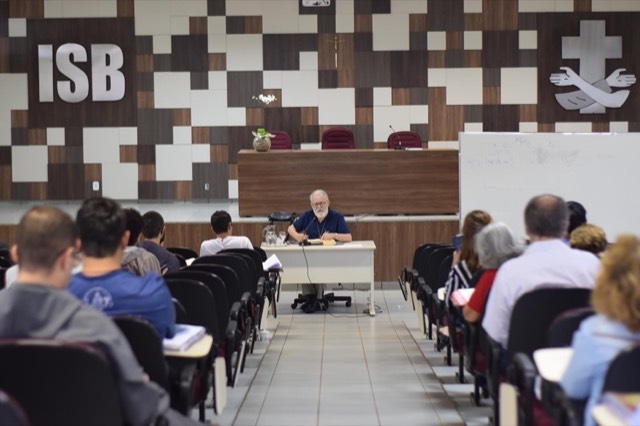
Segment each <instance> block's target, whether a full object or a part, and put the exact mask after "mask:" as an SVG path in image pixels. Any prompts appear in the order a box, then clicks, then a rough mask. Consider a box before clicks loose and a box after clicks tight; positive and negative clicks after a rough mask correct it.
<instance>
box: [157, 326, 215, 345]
mask: <svg viewBox="0 0 640 426" xmlns="http://www.w3.org/2000/svg"><path fill="white" fill-rule="evenodd" d="M205 332H206V330H205V328H204V327H201V326H199V325H190V324H176V334H175V335H174V336H173V337H172V338H171V339H166V338H165V339H162V347H163V348H164V349H166V350H169V351H180V352H182V351H186V350H187V349H189V347H191V346H192V345H193V344H194V343H196V342H197V341H198V340H200V339H202V336H204V334H205Z"/></svg>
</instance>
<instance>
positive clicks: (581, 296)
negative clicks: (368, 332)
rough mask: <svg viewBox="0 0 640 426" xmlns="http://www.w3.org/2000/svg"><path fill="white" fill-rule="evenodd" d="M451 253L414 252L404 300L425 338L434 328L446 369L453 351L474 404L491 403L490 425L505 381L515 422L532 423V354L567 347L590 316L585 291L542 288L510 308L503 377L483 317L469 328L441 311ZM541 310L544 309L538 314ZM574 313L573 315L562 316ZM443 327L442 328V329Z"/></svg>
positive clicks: (456, 314)
mask: <svg viewBox="0 0 640 426" xmlns="http://www.w3.org/2000/svg"><path fill="white" fill-rule="evenodd" d="M452 251H453V248H452V247H451V246H449V245H447V244H423V245H421V246H419V247H417V248H416V250H415V252H414V258H413V263H412V265H411V267H405V268H404V269H403V270H402V271H401V273H400V276H399V277H398V280H399V284H400V288H401V289H402V292H403V295H404V296H405V300H408V299H409V295H411V300H412V303H413V305H414V308H415V309H416V312H417V313H418V314H419V320H420V323H421V328H422V330H423V332H424V334H426V335H427V337H428V338H429V339H430V340H431V339H433V332H432V325H435V326H436V342H435V345H436V348H437V349H439V350H441V349H444V348H446V349H447V356H446V357H445V362H446V363H447V364H448V365H451V350H452V349H453V350H455V351H456V352H458V355H459V363H458V372H457V374H456V376H457V379H458V381H459V382H460V383H464V382H465V378H464V373H465V372H468V373H469V374H470V375H471V376H473V377H474V391H473V393H472V394H471V397H472V400H473V402H474V403H475V404H476V405H480V404H481V397H489V396H490V397H491V398H492V399H493V401H494V424H498V423H499V412H500V411H499V410H500V404H499V388H500V383H502V382H504V381H509V382H511V383H512V385H513V386H515V388H516V389H517V390H518V392H519V395H520V396H521V398H520V399H519V406H518V412H519V413H520V414H521V419H522V421H521V422H520V423H519V424H535V423H531V422H530V421H527V419H531V418H532V417H533V416H534V412H539V411H540V410H539V408H540V407H538V406H536V404H534V401H535V397H534V396H533V387H532V386H533V385H532V383H533V379H532V377H535V375H536V373H537V372H536V371H535V367H533V369H532V368H531V366H532V365H533V363H532V362H531V361H530V359H531V357H532V354H533V351H535V350H536V349H539V348H542V347H547V346H561V345H570V342H571V337H572V335H573V332H574V331H575V330H576V329H577V327H578V326H579V323H580V321H581V320H582V319H584V318H585V317H586V316H588V315H589V314H591V313H592V311H591V310H590V309H589V298H590V291H589V290H585V289H565V288H544V289H540V290H537V291H533V292H531V293H528V294H526V295H524V296H523V297H521V298H520V299H519V300H518V301H517V303H516V305H515V306H514V310H513V316H512V320H511V324H510V329H509V345H508V347H507V348H506V357H507V364H508V366H509V367H508V370H507V371H508V372H509V374H508V375H506V374H505V372H504V371H503V369H502V367H503V366H502V365H501V357H502V356H504V353H502V349H501V348H500V345H499V344H498V343H497V342H495V341H492V339H491V338H490V337H489V336H487V335H486V334H485V333H484V330H483V329H482V327H481V326H480V324H481V323H482V319H480V321H479V322H478V323H475V324H468V323H466V322H465V321H464V319H463V318H462V315H461V312H460V311H459V310H458V309H457V308H451V309H448V310H447V309H445V307H444V303H443V301H442V300H439V298H438V297H437V289H438V288H439V287H442V286H443V285H444V283H445V281H446V277H447V273H448V271H449V269H450V267H451V259H450V256H451V253H452ZM540 306H545V309H544V310H540ZM574 309H577V311H576V312H572V314H568V313H567V311H571V310H574ZM445 324H446V325H447V327H443V325H445ZM447 329H448V333H446V334H447V335H443V334H442V333H441V330H447ZM527 361H529V362H527ZM564 405H566V404H564ZM536 410H537V411H536ZM563 416H564V417H565V418H566V417H568V415H566V414H563ZM556 417H559V416H558V415H556Z"/></svg>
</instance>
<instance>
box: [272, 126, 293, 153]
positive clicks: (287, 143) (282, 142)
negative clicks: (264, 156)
mask: <svg viewBox="0 0 640 426" xmlns="http://www.w3.org/2000/svg"><path fill="white" fill-rule="evenodd" d="M269 133H271V134H272V135H273V137H272V138H271V149H291V136H289V133H287V132H285V131H283V130H269Z"/></svg>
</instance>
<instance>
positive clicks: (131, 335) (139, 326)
mask: <svg viewBox="0 0 640 426" xmlns="http://www.w3.org/2000/svg"><path fill="white" fill-rule="evenodd" d="M113 321H114V322H115V323H116V325H117V326H118V328H120V331H122V334H124V336H125V337H126V338H127V340H128V341H129V346H131V350H133V353H134V355H135V356H136V359H137V360H138V364H140V366H141V367H142V369H143V370H144V372H145V373H147V375H148V376H149V379H151V380H152V381H154V382H156V383H157V384H158V385H160V386H162V387H163V388H164V389H165V390H166V391H167V392H169V391H170V389H169V376H168V374H169V373H168V371H167V365H166V363H165V360H164V353H163V349H162V342H161V340H160V337H159V336H158V333H157V332H156V330H155V328H153V326H152V325H151V324H150V323H148V322H147V321H145V320H143V319H141V318H136V317H114V318H113Z"/></svg>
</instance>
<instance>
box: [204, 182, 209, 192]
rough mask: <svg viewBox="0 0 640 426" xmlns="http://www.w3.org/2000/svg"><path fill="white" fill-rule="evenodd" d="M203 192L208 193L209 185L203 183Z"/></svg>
mask: <svg viewBox="0 0 640 426" xmlns="http://www.w3.org/2000/svg"><path fill="white" fill-rule="evenodd" d="M204 190H205V191H208V190H209V184H208V183H205V184H204Z"/></svg>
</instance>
